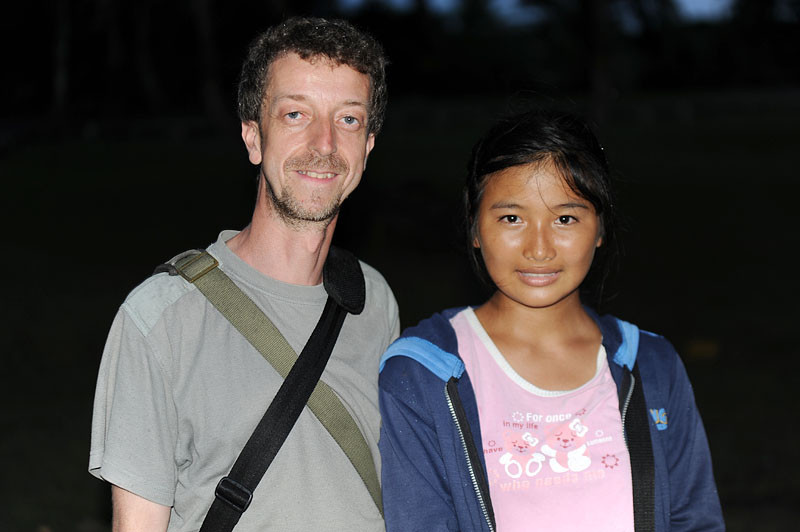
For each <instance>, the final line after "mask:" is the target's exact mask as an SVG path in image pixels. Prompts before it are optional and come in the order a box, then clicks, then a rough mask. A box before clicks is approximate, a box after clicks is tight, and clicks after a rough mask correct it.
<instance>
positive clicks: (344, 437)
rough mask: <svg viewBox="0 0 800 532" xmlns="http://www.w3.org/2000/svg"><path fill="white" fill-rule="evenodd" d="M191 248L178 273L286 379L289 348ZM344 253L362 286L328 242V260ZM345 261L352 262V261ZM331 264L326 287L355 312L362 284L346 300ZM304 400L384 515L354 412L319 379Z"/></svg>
mask: <svg viewBox="0 0 800 532" xmlns="http://www.w3.org/2000/svg"><path fill="white" fill-rule="evenodd" d="M190 253H192V252H190ZM195 253H196V252H194V253H192V254H190V255H187V256H182V257H178V258H177V260H176V261H175V263H174V267H175V269H176V270H177V273H178V274H180V275H181V276H182V277H183V278H184V279H186V280H187V281H189V282H190V283H192V284H194V285H195V286H196V287H197V288H198V290H200V292H202V294H203V295H204V296H206V298H207V299H208V300H209V301H210V302H211V304H212V305H213V306H214V307H215V308H216V309H217V310H218V311H219V312H220V313H221V314H222V315H223V316H224V317H225V318H226V319H227V320H228V321H229V322H230V323H231V324H232V325H233V326H234V327H235V328H236V329H237V330H238V331H239V332H240V333H241V334H242V335H243V336H244V337H245V338H246V339H247V341H248V342H250V344H252V346H253V347H255V348H256V350H258V352H259V353H261V355H262V356H263V357H264V358H265V359H266V360H267V362H269V363H270V364H271V365H272V367H273V368H275V370H276V371H277V372H278V373H279V374H280V375H281V377H283V378H284V379H285V378H286V376H287V375H288V373H289V371H290V370H291V369H292V366H293V365H294V363H295V361H296V360H297V358H298V357H297V354H296V353H295V351H294V349H292V347H291V346H290V345H289V343H288V342H287V341H286V339H285V338H284V337H283V335H282V334H281V333H280V331H279V330H278V329H277V328H276V327H275V325H274V324H273V323H272V321H271V320H270V319H269V318H268V317H267V316H266V315H265V314H264V313H263V312H262V311H261V309H259V308H258V306H257V305H256V304H255V303H254V302H253V301H252V300H251V299H250V298H249V297H248V296H247V295H246V294H245V293H244V292H242V290H241V289H240V288H239V287H238V286H237V285H236V284H235V283H234V282H233V281H232V280H231V279H230V277H228V276H227V275H226V274H225V273H224V272H223V271H222V270H221V269H219V268H218V265H219V263H218V262H217V260H216V259H215V258H214V257H213V256H212V255H210V254H209V253H207V252H205V251H203V252H201V253H196V254H195ZM343 255H347V256H348V257H347V260H349V261H351V262H352V261H355V264H356V266H357V267H358V275H360V276H361V284H362V286H363V274H362V273H361V270H360V266H359V265H358V261H357V259H355V257H353V256H352V255H350V254H349V253H347V252H346V251H344V250H340V249H338V248H333V247H332V248H331V252H330V253H329V257H328V261H329V262H330V261H331V259H333V258H339V259H340V260H341V258H342V256H343ZM350 267H352V264H351V265H350ZM331 270H332V269H331V268H328V262H326V270H325V287H326V290H327V291H328V293H329V295H330V296H331V297H333V298H334V299H336V300H337V303H339V304H340V305H342V306H343V307H344V308H345V309H346V310H348V311H350V312H353V313H356V314H358V313H360V312H361V309H362V308H363V304H364V301H363V298H364V296H363V288H362V289H361V290H362V292H361V295H360V298H361V301H360V306H358V305H359V303H358V302H356V303H350V304H349V305H348V299H349V300H350V301H352V300H353V299H354V298H353V297H352V296H353V294H352V293H347V290H346V289H345V290H344V292H345V293H342V290H341V288H339V287H337V286H331V285H332V284H333V285H336V284H339V285H341V284H346V283H341V282H340V283H329V280H331V279H333V280H334V281H336V280H337V279H336V278H338V280H341V278H342V275H341V274H340V273H339V272H337V271H336V270H333V273H331ZM337 296H338V297H337ZM356 299H357V297H356ZM343 300H344V301H343ZM353 307H356V308H353ZM307 405H308V407H309V408H310V409H311V411H312V412H313V413H314V415H315V416H316V417H317V419H318V420H319V421H320V423H322V425H323V426H324V427H325V429H327V431H328V432H329V433H330V435H331V436H332V437H333V439H334V440H336V443H338V444H339V447H341V448H342V451H344V453H345V455H347V458H348V459H349V460H350V462H351V463H352V464H353V467H354V468H355V469H356V471H357V472H358V474H359V476H360V477H361V479H362V480H363V482H364V484H365V486H366V487H367V490H368V491H369V494H370V495H371V497H372V500H373V501H374V502H375V505H376V506H377V508H378V510H379V511H380V513H381V515H383V506H382V504H381V491H380V483H379V482H378V473H377V471H376V469H375V462H374V461H373V460H372V453H371V452H370V449H369V446H368V445H367V442H366V440H365V439H364V436H363V434H362V433H361V430H360V429H359V428H358V425H356V422H355V421H354V420H353V417H352V416H351V415H350V413H349V412H348V411H347V409H346V408H345V406H344V405H343V404H342V402H341V400H339V398H338V396H337V395H336V393H334V391H333V389H331V387H330V386H328V385H327V384H326V383H325V382H324V381H322V380H319V381H317V384H316V386H315V388H314V391H313V392H312V393H311V396H310V397H309V399H308V402H307Z"/></svg>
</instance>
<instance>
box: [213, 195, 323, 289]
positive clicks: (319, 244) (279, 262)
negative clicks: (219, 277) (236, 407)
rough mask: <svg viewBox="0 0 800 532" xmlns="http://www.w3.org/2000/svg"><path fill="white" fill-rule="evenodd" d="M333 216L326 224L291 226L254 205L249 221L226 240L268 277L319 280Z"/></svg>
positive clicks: (302, 282)
mask: <svg viewBox="0 0 800 532" xmlns="http://www.w3.org/2000/svg"><path fill="white" fill-rule="evenodd" d="M335 227H336V218H334V219H333V220H331V222H330V223H329V224H327V225H323V224H315V225H310V226H306V227H291V226H289V225H288V224H287V223H286V222H285V221H283V220H282V219H281V218H280V217H279V216H278V215H277V214H276V213H275V212H274V210H273V209H271V208H266V209H265V208H263V206H261V205H256V209H255V212H254V214H253V219H252V221H251V222H250V225H248V226H247V227H245V228H244V229H242V231H241V232H240V233H239V234H238V235H236V236H235V237H233V238H232V239H230V240H229V241H228V242H227V245H228V248H230V250H231V251H233V252H234V253H235V254H236V255H237V256H238V257H239V258H240V259H242V260H243V261H245V262H246V263H247V264H249V265H250V266H252V267H253V268H255V269H256V270H258V271H259V272H261V273H262V274H264V275H266V276H267V277H271V278H272V279H276V280H278V281H282V282H284V283H290V284H299V285H312V286H313V285H317V284H320V283H321V282H322V266H323V265H324V264H325V259H326V258H327V256H328V249H329V248H330V244H331V239H332V238H333V230H334V228H335Z"/></svg>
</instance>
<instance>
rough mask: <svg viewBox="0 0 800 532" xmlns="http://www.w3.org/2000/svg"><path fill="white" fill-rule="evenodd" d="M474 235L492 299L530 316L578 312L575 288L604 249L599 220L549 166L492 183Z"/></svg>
mask: <svg viewBox="0 0 800 532" xmlns="http://www.w3.org/2000/svg"><path fill="white" fill-rule="evenodd" d="M476 229H477V231H476V233H477V234H476V236H475V239H474V241H473V245H474V246H475V247H476V248H480V250H481V254H482V255H483V260H484V262H485V264H486V269H487V270H488V272H489V276H490V277H491V278H492V280H493V281H494V283H495V285H496V286H497V289H498V292H497V294H495V297H501V298H504V299H506V300H507V301H508V302H515V303H518V304H521V305H524V306H526V307H531V308H545V307H550V306H553V305H556V304H559V303H562V302H564V303H566V302H572V303H577V304H580V297H579V293H578V288H579V287H580V285H581V283H582V282H583V279H584V278H585V277H586V274H587V273H588V272H589V268H590V267H591V265H592V259H593V258H594V252H595V249H597V248H598V247H599V246H600V245H601V243H602V237H601V227H600V220H599V218H598V216H597V213H596V212H595V209H594V207H593V206H592V204H591V203H590V202H589V201H587V200H585V199H583V198H582V197H580V196H578V195H577V194H576V193H575V192H573V191H572V190H571V189H570V188H569V186H568V185H567V183H566V182H565V181H564V179H563V178H562V177H561V175H560V174H559V172H558V170H557V169H556V167H555V165H554V164H553V162H552V161H551V160H549V159H546V160H544V161H542V162H541V163H535V164H530V165H523V166H512V167H510V168H506V169H505V170H501V171H500V172H497V173H496V174H494V175H492V176H490V177H489V181H488V183H487V184H486V188H485V189H484V192H483V197H482V198H481V202H480V205H479V207H478V217H477V228H476Z"/></svg>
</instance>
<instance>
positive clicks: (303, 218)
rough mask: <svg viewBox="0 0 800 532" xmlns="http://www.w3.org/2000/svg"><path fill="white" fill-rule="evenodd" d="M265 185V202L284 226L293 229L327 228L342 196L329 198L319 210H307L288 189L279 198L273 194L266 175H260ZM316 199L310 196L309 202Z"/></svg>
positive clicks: (337, 209) (273, 191)
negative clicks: (270, 206) (266, 201)
mask: <svg viewBox="0 0 800 532" xmlns="http://www.w3.org/2000/svg"><path fill="white" fill-rule="evenodd" d="M261 178H262V179H263V180H264V183H265V185H266V187H265V189H266V195H267V200H268V202H269V204H270V205H272V208H273V209H275V212H276V213H277V214H278V216H279V217H280V218H281V220H283V221H284V222H285V223H286V225H288V226H289V227H293V228H295V229H300V228H305V227H311V226H320V227H323V228H325V227H327V226H328V224H330V223H331V221H332V220H333V219H334V218H335V217H336V215H337V214H338V213H339V208H340V207H341V202H342V195H341V193H339V194H337V195H336V196H335V197H333V198H331V199H330V201H329V202H328V204H327V205H323V206H322V207H320V208H319V209H314V210H311V209H307V208H305V207H303V205H302V204H301V203H300V202H299V201H297V198H295V196H294V194H293V193H292V190H291V188H290V187H288V186H287V187H285V188H284V189H283V191H282V193H281V195H280V196H278V195H277V194H275V190H274V189H273V188H272V184H271V183H270V182H269V179H267V177H266V175H262V176H261ZM316 199H317V197H316V194H314V195H312V197H311V201H312V202H314V201H315V200H316Z"/></svg>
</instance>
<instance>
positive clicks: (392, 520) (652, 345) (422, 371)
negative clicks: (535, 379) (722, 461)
mask: <svg viewBox="0 0 800 532" xmlns="http://www.w3.org/2000/svg"><path fill="white" fill-rule="evenodd" d="M461 310H462V309H460V308H459V309H450V310H446V311H444V312H442V313H440V314H435V315H433V316H432V317H431V318H428V319H426V320H424V321H422V322H420V323H419V324H418V325H417V326H415V327H411V328H409V329H407V330H405V331H404V332H403V334H402V336H401V337H400V338H399V339H398V340H396V341H395V342H394V343H393V344H392V345H391V346H389V349H388V350H387V351H386V353H385V354H384V355H383V358H382V359H381V374H380V392H379V394H380V395H379V397H380V408H381V415H382V419H383V421H382V426H381V437H380V451H381V458H382V462H383V465H382V474H381V476H382V485H383V488H382V489H383V506H384V512H385V518H386V528H387V530H388V531H390V532H391V531H393V530H398V531H404V532H405V531H415V530H424V531H429V532H434V531H455V530H461V531H478V530H480V531H494V530H495V524H494V515H493V512H492V508H491V500H490V497H489V490H488V485H487V483H486V476H485V470H486V464H485V462H484V457H483V452H482V451H480V450H482V449H483V446H482V444H481V430H480V422H479V419H478V408H477V403H476V401H475V393H474V391H473V389H472V384H471V383H470V376H469V375H468V374H467V373H466V371H465V368H464V363H463V362H462V361H461V359H460V358H459V356H458V342H457V339H456V334H455V331H454V330H453V328H452V326H451V325H450V318H452V317H453V316H454V315H455V314H456V313H458V312H459V311H461ZM590 315H592V317H593V318H594V319H595V321H596V322H597V324H598V326H599V327H600V330H601V332H602V334H603V345H604V346H605V349H606V352H607V353H608V363H609V367H610V369H611V374H612V376H613V378H614V381H615V383H616V384H617V389H618V392H619V398H620V415H621V417H622V420H623V430H624V433H625V439H626V444H627V446H628V449H629V452H630V454H631V469H632V477H633V479H632V480H633V491H634V493H633V498H634V522H635V525H636V530H637V532H639V531H641V530H655V531H658V532H662V531H663V532H666V531H689V530H691V531H698V530H714V531H716V530H724V529H725V525H724V522H723V518H722V510H721V508H720V504H719V497H718V495H717V490H716V485H715V483H714V476H713V472H712V466H711V456H710V453H709V449H708V441H707V439H706V434H705V430H704V429H703V424H702V421H701V419H700V415H699V413H698V411H697V407H696V406H695V402H694V394H693V392H692V388H691V384H690V383H689V379H688V377H687V375H686V370H685V369H684V366H683V364H682V362H681V361H680V358H679V357H678V355H677V353H676V352H675V350H674V349H673V347H672V345H671V344H670V343H669V342H668V341H667V340H665V339H664V338H663V337H661V336H657V335H654V334H652V333H648V332H645V331H640V330H639V329H638V328H637V327H636V326H635V325H632V324H630V323H626V322H624V321H622V320H619V319H617V318H614V317H613V316H602V317H599V316H597V315H595V314H594V313H593V312H591V311H590ZM642 392H643V394H642ZM637 397H638V402H637ZM645 405H646V406H645ZM629 408H630V411H628V409H629ZM637 456H641V457H643V458H637ZM532 525H533V528H535V523H534V524H532Z"/></svg>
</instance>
